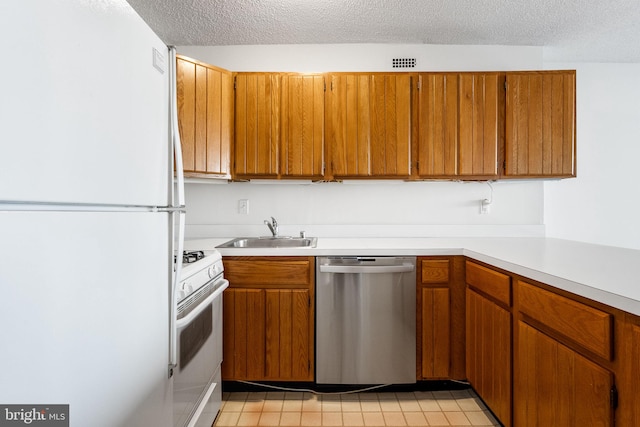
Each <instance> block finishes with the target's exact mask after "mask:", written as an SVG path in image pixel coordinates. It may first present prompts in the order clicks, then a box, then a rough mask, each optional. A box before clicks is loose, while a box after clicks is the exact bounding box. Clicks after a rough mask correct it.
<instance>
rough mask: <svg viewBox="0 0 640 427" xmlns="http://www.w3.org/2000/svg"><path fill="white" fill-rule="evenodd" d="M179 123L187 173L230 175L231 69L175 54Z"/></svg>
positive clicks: (188, 174) (201, 175)
mask: <svg viewBox="0 0 640 427" xmlns="http://www.w3.org/2000/svg"><path fill="white" fill-rule="evenodd" d="M176 66H177V76H176V79H177V104H178V126H179V129H180V136H181V141H182V161H183V166H184V171H185V174H186V175H187V176H199V177H207V176H217V175H221V176H223V177H229V176H230V175H229V173H230V144H231V126H232V120H233V116H232V98H231V97H232V86H231V85H232V80H231V72H229V71H226V70H223V69H220V68H217V67H214V66H211V65H208V64H204V63H201V62H198V61H195V60H192V59H189V58H185V57H178V58H177V64H176Z"/></svg>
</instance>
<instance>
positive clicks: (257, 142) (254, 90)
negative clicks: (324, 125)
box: [234, 73, 281, 178]
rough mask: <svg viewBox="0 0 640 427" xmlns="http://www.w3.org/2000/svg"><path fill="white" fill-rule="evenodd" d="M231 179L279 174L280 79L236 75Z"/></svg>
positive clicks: (264, 74) (278, 75) (266, 75)
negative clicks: (232, 171) (232, 174)
mask: <svg viewBox="0 0 640 427" xmlns="http://www.w3.org/2000/svg"><path fill="white" fill-rule="evenodd" d="M234 81H235V127H234V130H235V132H234V176H235V177H239V178H251V177H262V178H274V177H277V175H278V172H279V163H278V156H279V146H280V97H281V87H280V84H281V75H280V74H277V73H236V74H235V78H234Z"/></svg>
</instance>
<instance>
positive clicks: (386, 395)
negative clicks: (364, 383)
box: [378, 393, 404, 401]
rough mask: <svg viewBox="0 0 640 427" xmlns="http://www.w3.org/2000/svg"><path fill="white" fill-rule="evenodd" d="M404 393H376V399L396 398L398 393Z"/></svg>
mask: <svg viewBox="0 0 640 427" xmlns="http://www.w3.org/2000/svg"><path fill="white" fill-rule="evenodd" d="M403 394H404V393H378V400H380V401H383V400H398V399H399V397H398V395H403Z"/></svg>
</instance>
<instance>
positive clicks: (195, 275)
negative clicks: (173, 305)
mask: <svg viewBox="0 0 640 427" xmlns="http://www.w3.org/2000/svg"><path fill="white" fill-rule="evenodd" d="M183 259H184V261H183V264H182V270H181V272H180V281H179V283H178V288H177V289H176V299H177V302H180V301H182V300H183V299H185V298H187V297H188V296H189V295H191V294H193V293H195V292H197V291H198V290H199V289H200V288H201V287H202V286H204V285H206V284H207V283H209V282H211V281H212V280H219V279H217V278H218V277H220V278H221V277H222V275H223V271H224V267H223V266H222V256H221V255H220V252H218V251H217V250H210V251H185V253H184V256H183Z"/></svg>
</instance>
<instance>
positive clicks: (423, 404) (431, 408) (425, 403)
mask: <svg viewBox="0 0 640 427" xmlns="http://www.w3.org/2000/svg"><path fill="white" fill-rule="evenodd" d="M418 404H419V405H420V410H422V412H440V405H438V401H437V400H435V399H420V400H418Z"/></svg>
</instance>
